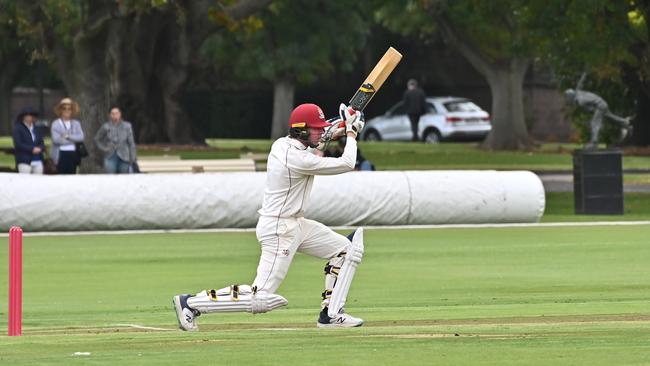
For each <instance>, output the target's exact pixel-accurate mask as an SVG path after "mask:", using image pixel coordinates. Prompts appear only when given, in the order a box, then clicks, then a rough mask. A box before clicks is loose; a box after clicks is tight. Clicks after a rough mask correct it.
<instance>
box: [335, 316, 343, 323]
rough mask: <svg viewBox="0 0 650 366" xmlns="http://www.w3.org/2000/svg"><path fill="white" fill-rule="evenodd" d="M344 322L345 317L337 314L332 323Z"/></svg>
mask: <svg viewBox="0 0 650 366" xmlns="http://www.w3.org/2000/svg"><path fill="white" fill-rule="evenodd" d="M344 322H345V318H344V317H342V316H339V317H338V318H336V321H334V323H338V324H343V323H344Z"/></svg>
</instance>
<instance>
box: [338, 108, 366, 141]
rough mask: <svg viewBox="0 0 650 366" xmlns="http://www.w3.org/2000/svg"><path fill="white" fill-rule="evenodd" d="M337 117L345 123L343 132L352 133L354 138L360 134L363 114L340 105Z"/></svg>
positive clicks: (363, 123)
mask: <svg viewBox="0 0 650 366" xmlns="http://www.w3.org/2000/svg"><path fill="white" fill-rule="evenodd" d="M339 115H340V116H341V119H342V120H343V121H345V132H346V133H348V132H352V133H353V134H354V135H355V136H356V135H357V134H358V133H359V132H361V130H362V129H363V126H364V125H365V122H364V117H363V112H360V111H357V110H355V109H354V108H352V107H348V106H346V105H345V104H343V103H341V105H340V106H339Z"/></svg>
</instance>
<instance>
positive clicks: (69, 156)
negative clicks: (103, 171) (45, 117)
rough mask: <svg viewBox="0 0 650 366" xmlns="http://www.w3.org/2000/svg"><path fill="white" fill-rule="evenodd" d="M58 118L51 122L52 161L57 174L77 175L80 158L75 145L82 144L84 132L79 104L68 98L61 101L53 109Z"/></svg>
mask: <svg viewBox="0 0 650 366" xmlns="http://www.w3.org/2000/svg"><path fill="white" fill-rule="evenodd" d="M54 113H55V114H56V115H57V116H58V117H59V118H57V119H56V120H54V121H53V122H52V130H51V134H52V160H53V161H54V163H55V164H56V170H57V173H58V174H77V167H78V166H79V163H80V162H81V158H80V157H79V154H78V153H77V145H76V144H77V143H79V142H83V140H84V131H83V129H82V128H81V123H80V122H79V120H76V119H74V117H76V116H78V115H79V104H77V102H75V101H74V100H72V99H70V98H64V99H61V101H60V102H59V104H57V105H56V107H54Z"/></svg>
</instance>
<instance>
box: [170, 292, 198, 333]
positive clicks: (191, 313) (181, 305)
mask: <svg viewBox="0 0 650 366" xmlns="http://www.w3.org/2000/svg"><path fill="white" fill-rule="evenodd" d="M191 296H192V295H176V296H174V299H173V300H172V304H174V309H175V310H176V319H177V320H178V327H179V328H180V329H182V330H185V331H188V332H196V331H198V330H199V326H198V325H196V317H197V316H199V315H201V313H199V312H198V311H197V310H194V309H191V308H190V307H189V306H187V299H188V298H190V297H191Z"/></svg>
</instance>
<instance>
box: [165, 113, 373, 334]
mask: <svg viewBox="0 0 650 366" xmlns="http://www.w3.org/2000/svg"><path fill="white" fill-rule="evenodd" d="M341 107H342V108H341V115H342V119H343V120H344V121H345V125H346V128H345V129H346V135H347V144H346V146H345V150H344V152H343V155H342V156H341V157H339V158H327V157H320V156H317V155H316V154H314V151H313V150H312V149H313V148H315V147H317V146H318V143H319V141H320V139H321V136H322V135H323V132H324V128H325V127H329V126H330V124H329V123H327V122H326V121H325V118H324V115H323V111H322V110H321V109H320V108H319V107H318V106H317V105H315V104H302V105H299V106H298V107H296V108H295V109H294V110H293V112H291V116H290V118H289V135H288V136H286V137H281V138H279V139H277V140H276V141H275V142H274V143H273V145H272V147H271V152H270V153H269V157H268V165H267V175H266V189H265V190H264V199H263V203H262V208H261V209H260V210H259V214H260V218H259V221H258V223H257V228H256V234H257V239H258V241H259V242H260V245H261V250H262V253H261V256H260V261H259V265H258V267H257V276H256V277H255V280H254V281H253V283H252V285H232V286H228V287H224V288H221V289H217V290H215V289H213V290H205V291H201V292H199V293H197V294H196V295H177V296H174V298H173V304H174V308H175V310H176V316H177V318H178V324H179V327H180V329H183V330H187V331H195V330H198V326H197V325H196V322H195V320H196V317H197V316H199V315H201V314H205V313H219V312H233V311H236V312H250V313H265V312H267V311H271V310H273V309H276V308H278V307H281V306H284V305H286V304H287V300H286V299H285V298H284V297H282V296H280V295H278V294H276V293H275V291H276V290H277V289H278V287H279V286H280V284H281V283H282V280H283V279H284V277H285V275H286V274H287V271H288V270H289V265H290V264H291V261H292V259H293V256H294V255H295V254H296V252H298V251H299V252H302V253H305V254H308V255H312V256H315V257H319V258H323V259H327V260H329V262H328V263H327V265H326V266H325V291H324V292H323V293H322V299H323V302H322V304H321V308H322V309H321V313H320V316H319V318H318V321H317V326H318V327H358V326H360V325H362V324H363V320H362V319H359V318H355V317H353V316H351V315H349V314H346V313H345V311H344V310H343V305H344V303H345V297H346V295H347V292H348V289H349V286H350V282H351V280H352V277H353V276H354V272H355V269H356V266H357V264H358V263H359V262H360V261H361V258H362V256H363V229H358V230H357V231H356V233H355V234H354V237H353V239H352V240H348V239H347V238H346V237H345V236H343V235H340V234H337V233H335V232H334V231H332V230H331V229H330V228H328V227H326V226H325V225H323V224H321V223H319V222H316V221H313V220H309V219H306V218H305V217H303V214H304V208H305V207H306V206H307V200H308V198H309V195H310V192H311V188H312V185H313V183H314V176H315V175H333V174H339V173H344V172H348V171H351V170H353V169H354V164H355V157H356V152H357V141H356V137H357V134H358V133H359V132H360V131H361V129H362V128H363V125H364V122H363V115H362V113H361V112H357V111H355V110H354V109H351V108H348V107H346V106H345V105H343V104H342V105H341ZM310 148H311V149H310Z"/></svg>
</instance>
